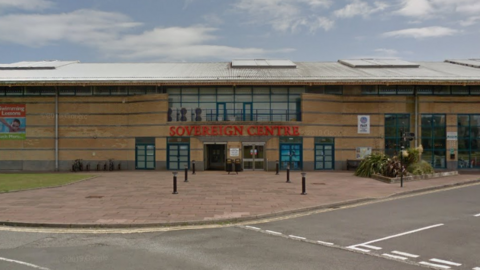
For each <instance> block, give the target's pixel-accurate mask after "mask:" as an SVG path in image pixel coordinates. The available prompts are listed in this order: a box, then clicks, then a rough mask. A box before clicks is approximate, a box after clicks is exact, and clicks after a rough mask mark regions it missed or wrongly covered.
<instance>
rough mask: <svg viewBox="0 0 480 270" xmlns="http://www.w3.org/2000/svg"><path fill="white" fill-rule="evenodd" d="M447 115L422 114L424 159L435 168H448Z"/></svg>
mask: <svg viewBox="0 0 480 270" xmlns="http://www.w3.org/2000/svg"><path fill="white" fill-rule="evenodd" d="M446 135H447V125H446V116H445V114H422V146H423V154H422V159H423V160H425V161H427V162H429V163H430V164H432V166H433V167H434V168H445V167H446V152H445V151H446Z"/></svg>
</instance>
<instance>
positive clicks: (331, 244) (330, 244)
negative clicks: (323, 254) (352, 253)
mask: <svg viewBox="0 0 480 270" xmlns="http://www.w3.org/2000/svg"><path fill="white" fill-rule="evenodd" d="M317 242H318V243H319V244H324V245H329V246H333V243H330V242H323V241H317Z"/></svg>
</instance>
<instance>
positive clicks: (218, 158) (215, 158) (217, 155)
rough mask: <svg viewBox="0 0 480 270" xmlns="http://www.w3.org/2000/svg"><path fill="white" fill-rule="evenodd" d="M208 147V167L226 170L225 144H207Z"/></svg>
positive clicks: (208, 168)
mask: <svg viewBox="0 0 480 270" xmlns="http://www.w3.org/2000/svg"><path fill="white" fill-rule="evenodd" d="M205 148H206V151H205V153H206V155H207V156H206V158H205V160H206V161H207V163H206V166H207V167H206V169H207V170H218V171H220V170H221V171H223V170H225V161H226V156H225V144H207V145H205Z"/></svg>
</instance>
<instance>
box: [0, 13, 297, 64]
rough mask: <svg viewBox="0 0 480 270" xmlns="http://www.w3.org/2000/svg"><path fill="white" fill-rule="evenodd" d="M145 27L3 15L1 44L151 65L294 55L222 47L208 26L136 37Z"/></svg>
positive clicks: (101, 16)
mask: <svg viewBox="0 0 480 270" xmlns="http://www.w3.org/2000/svg"><path fill="white" fill-rule="evenodd" d="M86 18H88V19H86ZM141 26H142V24H141V23H138V22H135V21H133V20H131V19H130V18H129V17H127V16H125V15H123V14H121V13H114V12H102V11H95V10H77V11H74V12H71V13H63V14H50V15H38V14H23V15H7V16H0V42H1V43H13V44H19V45H23V46H28V47H42V46H49V45H58V44H61V43H63V42H69V43H74V44H76V45H80V46H85V47H88V48H93V49H96V50H97V51H99V52H100V53H101V54H102V56H105V57H107V58H119V59H128V60H147V61H158V60H191V59H203V58H217V59H232V58H240V57H265V56H267V55H269V54H274V53H286V52H291V51H293V49H289V48H283V49H276V50H266V49H262V48H237V47H231V46H222V45H217V44H215V43H214V42H215V41H216V40H217V39H218V37H217V36H216V35H215V34H214V33H215V32H216V31H217V30H218V29H216V28H212V27H206V26H202V25H196V26H190V27H156V28H154V29H151V30H145V31H143V32H140V33H135V31H137V32H138V30H137V29H138V28H139V27H141Z"/></svg>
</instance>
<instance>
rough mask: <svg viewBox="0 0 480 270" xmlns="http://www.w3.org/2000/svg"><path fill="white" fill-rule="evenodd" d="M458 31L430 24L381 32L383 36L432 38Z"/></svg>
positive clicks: (450, 34)
mask: <svg viewBox="0 0 480 270" xmlns="http://www.w3.org/2000/svg"><path fill="white" fill-rule="evenodd" d="M458 32H459V31H458V30H455V29H451V28H446V27H440V26H432V27H423V28H409V29H403V30H398V31H391V32H386V33H383V36H384V37H407V38H416V39H423V38H433V37H443V36H452V35H454V34H457V33H458Z"/></svg>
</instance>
